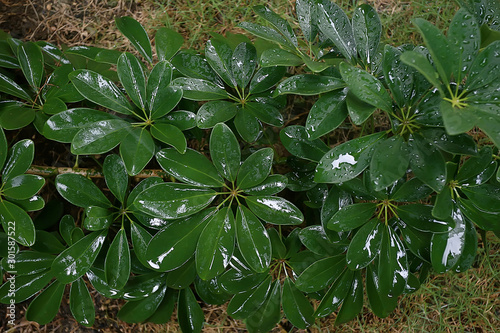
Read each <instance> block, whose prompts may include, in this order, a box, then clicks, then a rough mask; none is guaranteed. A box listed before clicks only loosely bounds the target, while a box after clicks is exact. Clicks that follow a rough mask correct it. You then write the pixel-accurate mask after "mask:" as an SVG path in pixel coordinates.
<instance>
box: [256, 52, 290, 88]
mask: <svg viewBox="0 0 500 333" xmlns="http://www.w3.org/2000/svg"><path fill="white" fill-rule="evenodd" d="M261 59H262V58H261ZM285 73H286V67H284V66H271V67H262V68H260V69H259V70H258V71H257V73H255V75H254V76H253V77H252V80H251V81H250V86H249V87H248V92H249V93H250V94H259V93H261V92H264V91H267V90H269V89H271V88H272V87H273V86H274V85H276V84H277V83H278V82H279V81H280V80H281V79H282V78H283V76H284V75H285Z"/></svg>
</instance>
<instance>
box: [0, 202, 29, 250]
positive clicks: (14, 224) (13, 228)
mask: <svg viewBox="0 0 500 333" xmlns="http://www.w3.org/2000/svg"><path fill="white" fill-rule="evenodd" d="M0 222H1V223H2V226H3V230H4V231H5V233H6V234H8V235H9V237H12V238H13V239H14V240H15V241H16V242H17V243H19V244H21V245H24V246H32V245H33V244H34V243H35V226H34V225H33V221H32V220H31V217H30V216H29V215H28V214H27V213H26V212H25V211H24V210H23V209H22V208H20V207H19V206H17V205H15V204H13V203H11V202H9V201H7V200H2V201H0Z"/></svg>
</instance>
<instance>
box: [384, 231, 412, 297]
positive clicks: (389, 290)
mask: <svg viewBox="0 0 500 333" xmlns="http://www.w3.org/2000/svg"><path fill="white" fill-rule="evenodd" d="M380 258H381V260H380V261H379V263H378V274H379V279H380V280H379V289H380V292H381V293H383V294H384V295H390V296H392V297H397V296H399V295H401V293H402V292H403V290H404V288H405V286H406V281H407V280H408V275H409V270H408V256H407V254H406V249H405V247H404V244H403V242H402V241H401V240H400V239H399V237H398V235H396V233H395V232H394V230H393V229H392V228H391V227H390V226H386V227H385V228H384V229H383V233H382V244H381V247H380Z"/></svg>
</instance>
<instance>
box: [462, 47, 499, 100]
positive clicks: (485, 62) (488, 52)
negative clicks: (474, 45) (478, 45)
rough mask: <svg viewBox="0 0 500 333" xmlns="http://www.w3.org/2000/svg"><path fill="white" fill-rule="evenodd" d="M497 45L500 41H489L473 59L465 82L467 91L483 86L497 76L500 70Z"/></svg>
mask: <svg viewBox="0 0 500 333" xmlns="http://www.w3.org/2000/svg"><path fill="white" fill-rule="evenodd" d="M499 46H500V41H496V42H493V43H491V44H490V45H488V46H487V47H486V48H485V49H484V50H483V51H481V53H479V54H478V56H477V57H476V58H475V59H474V61H473V63H472V65H471V67H470V72H469V76H468V78H467V82H466V88H467V90H468V91H474V90H476V89H478V88H481V87H484V86H486V85H488V84H490V83H492V82H494V81H495V80H496V79H497V78H498V73H499V71H500V55H499V54H498V47H499Z"/></svg>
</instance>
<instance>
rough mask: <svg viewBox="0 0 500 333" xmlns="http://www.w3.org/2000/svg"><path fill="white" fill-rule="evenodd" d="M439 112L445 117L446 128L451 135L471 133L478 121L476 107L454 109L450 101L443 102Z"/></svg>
mask: <svg viewBox="0 0 500 333" xmlns="http://www.w3.org/2000/svg"><path fill="white" fill-rule="evenodd" d="M439 111H440V112H441V116H442V117H443V123H444V127H445V128H446V132H447V133H448V134H450V135H457V134H461V133H465V132H468V131H470V130H471V129H472V128H473V127H474V124H475V123H476V121H477V120H478V119H479V117H477V113H478V112H477V111H478V109H477V108H475V107H474V106H471V105H469V106H466V107H463V108H454V107H453V105H452V104H451V103H450V102H448V101H445V100H443V101H441V103H440V105H439Z"/></svg>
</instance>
